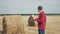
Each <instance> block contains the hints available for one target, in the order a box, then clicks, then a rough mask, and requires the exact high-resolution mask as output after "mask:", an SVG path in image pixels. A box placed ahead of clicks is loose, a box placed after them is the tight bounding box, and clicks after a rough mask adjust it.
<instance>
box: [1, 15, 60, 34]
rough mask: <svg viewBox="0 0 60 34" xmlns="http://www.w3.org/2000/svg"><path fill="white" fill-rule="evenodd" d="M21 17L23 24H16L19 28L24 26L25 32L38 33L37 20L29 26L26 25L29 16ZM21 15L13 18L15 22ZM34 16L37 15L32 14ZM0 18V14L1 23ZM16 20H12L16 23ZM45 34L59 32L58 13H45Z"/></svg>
mask: <svg viewBox="0 0 60 34" xmlns="http://www.w3.org/2000/svg"><path fill="white" fill-rule="evenodd" d="M21 17H22V19H21V20H22V23H24V26H18V27H19V29H20V28H21V27H24V29H25V34H38V27H37V25H38V24H37V22H36V23H35V26H34V27H31V26H28V18H29V16H21ZM21 17H18V18H14V20H15V21H16V22H18V23H20V22H21V20H19V21H18V19H20V18H21ZM36 17H37V16H34V18H36ZM1 19H2V16H0V23H1ZM14 20H13V22H14ZM16 22H14V23H16ZM14 23H13V24H14ZM1 24H2V23H1ZM1 24H0V30H3V28H2V25H1ZM15 25H16V24H15ZM12 27H13V26H12ZM18 27H17V28H18ZM19 29H18V30H19ZM17 32H18V31H17ZM23 34H24V33H23ZM46 34H60V15H47V24H46Z"/></svg>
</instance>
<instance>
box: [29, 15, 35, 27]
mask: <svg viewBox="0 0 60 34" xmlns="http://www.w3.org/2000/svg"><path fill="white" fill-rule="evenodd" d="M28 25H29V26H35V21H34V18H33V16H32V15H30V17H29V19H28Z"/></svg>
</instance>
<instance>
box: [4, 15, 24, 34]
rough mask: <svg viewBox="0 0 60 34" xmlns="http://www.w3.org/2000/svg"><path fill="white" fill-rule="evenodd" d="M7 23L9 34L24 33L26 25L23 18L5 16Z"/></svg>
mask: <svg viewBox="0 0 60 34" xmlns="http://www.w3.org/2000/svg"><path fill="white" fill-rule="evenodd" d="M5 18H6V23H7V34H21V33H22V32H24V24H23V23H22V17H21V16H16V15H15V16H13V15H12V16H5Z"/></svg>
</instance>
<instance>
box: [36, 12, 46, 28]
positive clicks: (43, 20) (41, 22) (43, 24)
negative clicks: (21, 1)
mask: <svg viewBox="0 0 60 34" xmlns="http://www.w3.org/2000/svg"><path fill="white" fill-rule="evenodd" d="M35 20H36V21H37V22H38V24H39V25H38V29H45V28H46V14H45V13H44V11H43V12H41V13H40V14H39V17H38V18H37V19H35Z"/></svg>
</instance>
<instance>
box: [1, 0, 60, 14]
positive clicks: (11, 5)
mask: <svg viewBox="0 0 60 34" xmlns="http://www.w3.org/2000/svg"><path fill="white" fill-rule="evenodd" d="M39 5H41V6H43V8H44V11H45V12H46V13H50V14H60V0H0V14H33V13H34V14H38V12H37V7H38V6H39Z"/></svg>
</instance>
